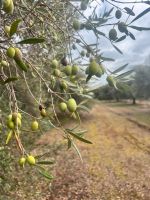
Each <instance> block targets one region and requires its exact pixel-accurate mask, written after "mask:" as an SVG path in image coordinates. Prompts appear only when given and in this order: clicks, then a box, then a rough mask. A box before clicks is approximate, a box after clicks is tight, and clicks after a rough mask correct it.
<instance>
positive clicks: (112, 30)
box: [109, 28, 117, 41]
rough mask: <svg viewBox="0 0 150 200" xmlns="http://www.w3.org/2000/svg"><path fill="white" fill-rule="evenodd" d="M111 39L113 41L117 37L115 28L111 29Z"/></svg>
mask: <svg viewBox="0 0 150 200" xmlns="http://www.w3.org/2000/svg"><path fill="white" fill-rule="evenodd" d="M109 39H110V40H113V41H115V40H116V39H117V31H116V30H115V29H114V28H113V29H111V30H110V31H109Z"/></svg>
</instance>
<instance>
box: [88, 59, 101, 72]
mask: <svg viewBox="0 0 150 200" xmlns="http://www.w3.org/2000/svg"><path fill="white" fill-rule="evenodd" d="M98 68H99V65H98V64H97V62H96V61H95V60H93V61H92V62H90V65H89V75H96V73H97V71H98Z"/></svg>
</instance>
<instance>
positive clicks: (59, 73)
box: [54, 69, 61, 77]
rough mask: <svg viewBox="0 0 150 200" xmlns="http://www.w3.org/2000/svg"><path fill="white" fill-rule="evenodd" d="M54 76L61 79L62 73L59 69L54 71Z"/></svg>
mask: <svg viewBox="0 0 150 200" xmlns="http://www.w3.org/2000/svg"><path fill="white" fill-rule="evenodd" d="M54 75H55V76H57V77H59V76H60V75H61V71H60V70H59V69H54Z"/></svg>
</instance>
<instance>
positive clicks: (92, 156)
mask: <svg viewBox="0 0 150 200" xmlns="http://www.w3.org/2000/svg"><path fill="white" fill-rule="evenodd" d="M83 127H84V128H86V129H87V130H88V133H87V134H86V138H89V139H90V140H91V141H92V142H93V145H87V144H83V143H81V142H80V143H78V147H79V149H80V151H81V153H82V156H83V160H84V162H83V163H81V162H80V160H79V158H78V157H77V156H76V154H75V153H74V152H73V151H70V152H66V151H65V149H63V150H62V151H61V152H59V153H58V155H57V164H56V166H55V171H54V173H55V175H56V179H55V180H54V181H53V183H52V187H51V191H50V192H49V193H48V194H47V198H46V199H47V200H53V199H54V200H76V199H78V200H81V199H84V200H117V199H121V200H149V199H150V132H149V131H148V130H146V129H144V128H141V127H139V126H138V125H136V124H135V123H132V122H129V121H128V120H127V119H125V118H123V117H122V116H118V115H116V114H114V113H112V112H110V111H109V108H108V107H107V106H105V105H95V106H94V108H93V109H92V110H91V113H90V115H88V116H87V117H86V119H84V121H83ZM45 137H46V138H45ZM51 137H52V133H51V134H49V136H44V137H42V138H41V140H40V141H39V144H45V145H46V144H48V143H49V142H50V141H51ZM43 199H45V198H43Z"/></svg>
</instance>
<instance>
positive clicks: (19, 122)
mask: <svg viewBox="0 0 150 200" xmlns="http://www.w3.org/2000/svg"><path fill="white" fill-rule="evenodd" d="M14 123H15V125H16V126H17V127H21V124H22V123H21V119H20V118H19V117H17V119H16V120H15V121H14Z"/></svg>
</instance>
